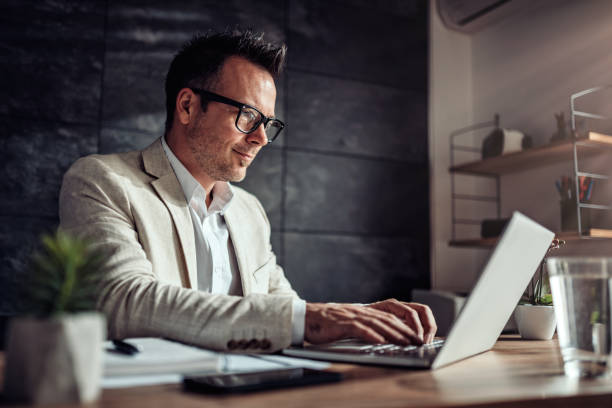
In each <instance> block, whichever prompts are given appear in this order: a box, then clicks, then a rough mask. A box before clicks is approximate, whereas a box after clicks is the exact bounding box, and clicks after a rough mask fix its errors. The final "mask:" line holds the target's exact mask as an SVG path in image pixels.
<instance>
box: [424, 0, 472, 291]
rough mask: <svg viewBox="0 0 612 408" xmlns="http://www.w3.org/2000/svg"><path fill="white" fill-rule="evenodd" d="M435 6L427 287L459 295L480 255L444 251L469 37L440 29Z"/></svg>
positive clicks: (468, 94) (467, 83) (466, 92)
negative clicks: (452, 149) (452, 139)
mask: <svg viewBox="0 0 612 408" xmlns="http://www.w3.org/2000/svg"><path fill="white" fill-rule="evenodd" d="M435 3H436V2H435V1H431V2H430V4H431V10H430V15H431V17H432V18H431V20H430V21H431V24H430V49H429V50H430V51H429V52H430V64H429V71H430V83H429V154H430V164H431V168H430V175H431V176H430V177H431V225H432V240H431V249H432V251H431V254H432V258H431V265H432V287H433V288H436V289H446V290H451V291H459V292H462V291H467V290H469V288H470V287H471V283H472V280H473V278H474V277H475V273H476V272H475V271H477V265H478V264H479V263H480V257H482V255H480V256H479V254H478V253H476V254H475V253H474V251H471V250H467V251H466V250H464V249H458V248H451V247H449V246H448V241H449V239H450V236H451V207H450V190H451V187H450V178H449V175H448V168H449V166H450V155H449V134H450V133H451V132H452V131H453V130H455V129H456V128H457V127H462V126H466V125H469V124H471V123H472V61H471V55H472V49H471V39H470V37H469V36H467V35H465V34H461V33H457V32H455V31H451V30H448V29H446V28H445V27H444V26H443V24H442V22H441V21H440V19H439V17H438V14H437V11H436V9H435V7H436V5H435ZM477 252H482V251H477ZM457 266H459V267H457Z"/></svg>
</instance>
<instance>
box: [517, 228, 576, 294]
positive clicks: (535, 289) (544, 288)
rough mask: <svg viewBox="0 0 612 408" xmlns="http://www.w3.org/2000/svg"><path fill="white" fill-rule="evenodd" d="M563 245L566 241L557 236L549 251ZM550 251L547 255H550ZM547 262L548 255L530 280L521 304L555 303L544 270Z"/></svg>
mask: <svg viewBox="0 0 612 408" xmlns="http://www.w3.org/2000/svg"><path fill="white" fill-rule="evenodd" d="M563 245H565V241H563V240H560V239H557V238H555V239H553V241H552V243H551V244H550V248H548V252H550V251H552V250H553V249H559V248H560V247H561V246H563ZM548 252H547V253H546V255H548ZM545 264H546V257H544V259H543V260H542V262H540V266H539V267H538V270H537V271H536V273H535V275H534V277H533V278H532V279H531V281H530V282H529V286H527V290H526V291H525V293H524V294H523V296H522V297H521V300H520V302H519V303H520V304H523V305H525V304H526V305H538V306H551V305H552V304H553V299H552V294H551V293H550V281H549V279H548V274H547V273H545V272H544V265H545Z"/></svg>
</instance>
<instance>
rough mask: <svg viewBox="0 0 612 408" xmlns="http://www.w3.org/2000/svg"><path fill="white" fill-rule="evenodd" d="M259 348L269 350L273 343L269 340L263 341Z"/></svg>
mask: <svg viewBox="0 0 612 408" xmlns="http://www.w3.org/2000/svg"><path fill="white" fill-rule="evenodd" d="M259 346H260V347H261V348H262V350H267V349H269V348H270V347H272V343H270V340H268V339H263V340H262V341H261V342H260V343H259Z"/></svg>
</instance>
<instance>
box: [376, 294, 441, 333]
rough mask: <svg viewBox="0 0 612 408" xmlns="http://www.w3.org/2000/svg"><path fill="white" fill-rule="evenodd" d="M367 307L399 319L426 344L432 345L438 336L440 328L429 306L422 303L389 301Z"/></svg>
mask: <svg viewBox="0 0 612 408" xmlns="http://www.w3.org/2000/svg"><path fill="white" fill-rule="evenodd" d="M367 307H371V308H374V309H377V310H382V311H384V312H388V313H391V314H393V315H395V316H397V317H399V318H400V319H401V320H402V321H403V322H404V324H406V325H407V326H408V327H410V328H411V329H412V330H414V331H415V332H416V334H417V336H418V337H419V338H422V339H423V342H425V343H431V342H432V341H433V339H434V336H435V335H436V331H437V330H438V326H436V319H434V315H433V313H432V312H431V309H430V308H429V306H426V305H422V304H420V303H408V302H400V301H399V300H396V299H387V300H383V301H381V302H376V303H371V304H369V305H368V306H367Z"/></svg>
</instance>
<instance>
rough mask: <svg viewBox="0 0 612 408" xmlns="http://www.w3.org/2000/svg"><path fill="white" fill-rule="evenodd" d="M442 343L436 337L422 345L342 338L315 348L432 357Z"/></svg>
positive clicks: (339, 351) (340, 351)
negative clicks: (375, 342)
mask: <svg viewBox="0 0 612 408" xmlns="http://www.w3.org/2000/svg"><path fill="white" fill-rule="evenodd" d="M443 345H444V340H442V339H437V340H434V341H433V342H431V343H429V344H423V345H422V346H398V345H396V344H368V343H362V342H359V341H356V340H350V339H349V340H342V341H337V342H335V343H331V344H325V345H320V346H315V348H316V349H317V350H325V351H333V352H335V353H346V354H364V355H373V356H377V355H378V356H388V357H411V358H426V359H433V358H434V357H435V356H436V354H438V351H439V350H440V348H442V346H443ZM311 349H312V347H311Z"/></svg>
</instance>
